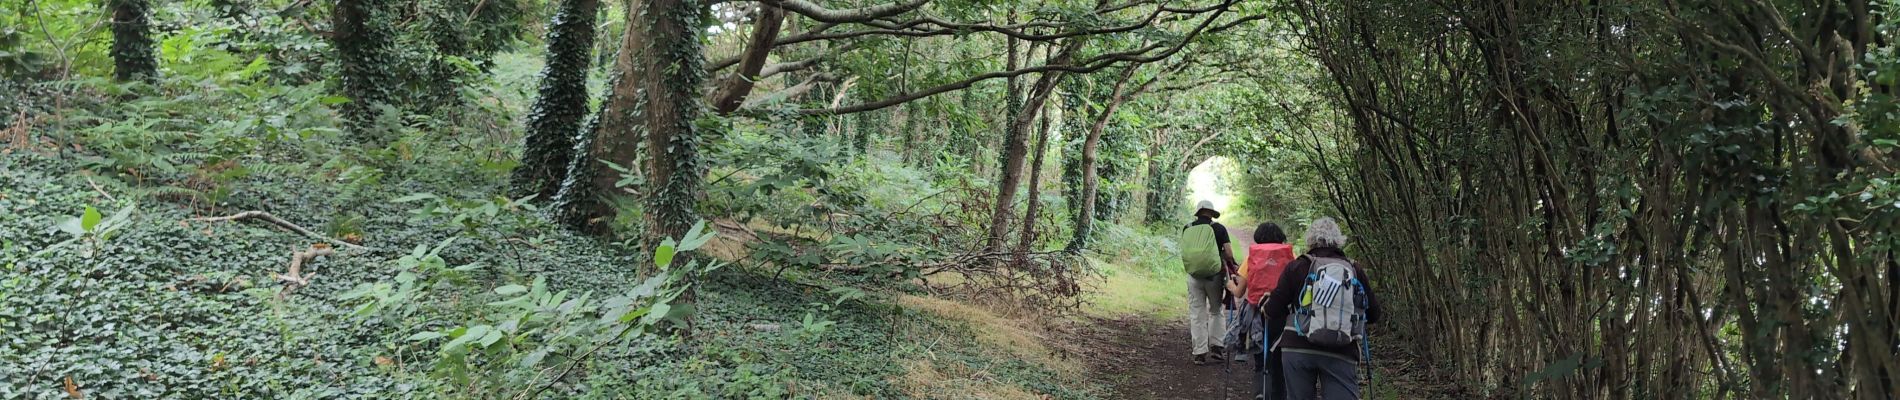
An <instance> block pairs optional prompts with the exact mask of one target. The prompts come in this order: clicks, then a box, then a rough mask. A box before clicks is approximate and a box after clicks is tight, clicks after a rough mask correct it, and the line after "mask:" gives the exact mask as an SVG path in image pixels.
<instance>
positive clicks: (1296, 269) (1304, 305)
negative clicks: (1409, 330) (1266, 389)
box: [1261, 218, 1383, 400]
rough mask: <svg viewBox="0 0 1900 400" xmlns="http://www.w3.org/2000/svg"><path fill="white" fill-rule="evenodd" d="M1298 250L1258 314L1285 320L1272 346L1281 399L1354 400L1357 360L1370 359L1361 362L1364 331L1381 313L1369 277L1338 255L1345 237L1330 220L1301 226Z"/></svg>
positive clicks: (1355, 397) (1352, 263)
mask: <svg viewBox="0 0 1900 400" xmlns="http://www.w3.org/2000/svg"><path fill="white" fill-rule="evenodd" d="M1306 247H1307V249H1306V254H1305V255H1302V256H1300V257H1299V258H1297V259H1294V260H1293V262H1289V263H1287V265H1286V270H1285V271H1283V272H1281V274H1280V282H1279V284H1277V285H1274V288H1273V292H1272V293H1271V294H1269V295H1268V296H1267V303H1266V305H1264V306H1262V307H1261V308H1262V310H1261V311H1262V312H1263V313H1265V314H1266V315H1267V318H1269V319H1276V320H1285V321H1286V328H1285V334H1282V335H1280V338H1279V341H1278V343H1274V344H1273V346H1274V348H1275V349H1279V350H1280V352H1281V354H1280V367H1281V373H1282V374H1283V375H1284V378H1285V382H1286V386H1287V387H1286V400H1312V399H1315V398H1319V397H1321V395H1323V397H1324V398H1325V399H1326V400H1352V399H1358V398H1360V396H1359V395H1360V392H1359V371H1358V365H1359V361H1360V360H1362V359H1365V360H1369V357H1370V355H1362V354H1366V353H1368V352H1369V351H1370V347H1369V346H1368V345H1367V344H1366V343H1367V342H1366V325H1367V324H1372V323H1377V322H1379V319H1380V317H1381V315H1382V314H1383V311H1382V309H1381V308H1380V306H1379V299H1378V298H1377V297H1373V294H1372V293H1373V292H1372V278H1371V277H1370V276H1367V275H1366V270H1365V268H1363V267H1361V266H1360V265H1359V263H1358V262H1354V261H1353V260H1352V259H1350V258H1346V252H1345V251H1344V250H1340V248H1343V247H1346V235H1345V234H1343V233H1340V230H1339V224H1338V223H1337V222H1333V219H1332V218H1320V219H1318V220H1315V221H1313V223H1312V225H1310V226H1307V228H1306ZM1368 371H1370V370H1369V369H1368ZM1316 388H1317V390H1315V389H1316Z"/></svg>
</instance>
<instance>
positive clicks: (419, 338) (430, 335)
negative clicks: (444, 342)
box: [408, 331, 445, 342]
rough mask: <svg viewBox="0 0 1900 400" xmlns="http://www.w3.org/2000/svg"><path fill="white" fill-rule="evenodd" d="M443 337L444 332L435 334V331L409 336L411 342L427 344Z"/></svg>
mask: <svg viewBox="0 0 1900 400" xmlns="http://www.w3.org/2000/svg"><path fill="white" fill-rule="evenodd" d="M443 336H445V335H443V334H442V332H435V331H429V332H418V333H416V334H414V335H409V339H408V340H409V341H411V342H426V341H430V340H436V339H441V338H442V337H443Z"/></svg>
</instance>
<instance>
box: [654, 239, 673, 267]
mask: <svg viewBox="0 0 1900 400" xmlns="http://www.w3.org/2000/svg"><path fill="white" fill-rule="evenodd" d="M673 253H674V248H673V239H667V240H666V242H665V243H661V244H660V248H659V249H657V250H654V251H653V265H654V266H657V267H660V269H666V267H667V266H669V265H673Z"/></svg>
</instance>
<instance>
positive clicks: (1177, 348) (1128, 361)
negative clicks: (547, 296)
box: [1082, 316, 1483, 400]
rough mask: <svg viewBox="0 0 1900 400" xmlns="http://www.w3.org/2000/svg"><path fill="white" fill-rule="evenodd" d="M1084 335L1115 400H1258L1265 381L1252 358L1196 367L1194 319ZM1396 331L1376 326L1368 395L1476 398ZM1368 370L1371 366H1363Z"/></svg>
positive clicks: (1129, 322) (1143, 322)
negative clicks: (1191, 345)
mask: <svg viewBox="0 0 1900 400" xmlns="http://www.w3.org/2000/svg"><path fill="white" fill-rule="evenodd" d="M1094 326H1095V327H1096V329H1094V330H1093V331H1092V332H1088V333H1085V334H1084V335H1083V338H1082V341H1083V342H1084V343H1083V344H1084V345H1085V346H1084V348H1090V349H1096V350H1095V352H1096V353H1095V354H1092V355H1091V356H1090V357H1089V358H1090V360H1091V363H1092V364H1093V365H1091V366H1090V367H1091V368H1092V369H1093V370H1095V371H1097V374H1098V375H1097V376H1099V377H1101V379H1102V380H1103V381H1105V382H1106V383H1108V384H1109V385H1110V386H1111V387H1113V388H1114V394H1113V395H1112V396H1111V397H1110V398H1114V399H1127V400H1137V399H1144V400H1145V399H1167V400H1174V399H1181V400H1186V399H1194V400H1206V399H1236V400H1245V399H1253V398H1254V396H1256V395H1258V394H1259V387H1258V385H1259V382H1258V381H1255V380H1254V378H1253V376H1252V375H1250V374H1253V373H1254V370H1253V364H1250V363H1244V362H1234V363H1233V364H1232V365H1231V367H1232V369H1231V370H1226V369H1224V368H1227V367H1229V366H1228V365H1226V364H1224V363H1209V364H1207V365H1194V363H1193V362H1192V360H1191V359H1190V357H1189V355H1188V351H1187V342H1188V340H1187V337H1188V331H1187V321H1154V320H1151V319H1147V318H1142V317H1135V316H1127V317H1121V318H1115V319H1104V318H1097V319H1095V320H1094ZM1400 340H1405V339H1404V338H1402V337H1400V335H1399V334H1397V333H1396V332H1392V331H1384V330H1379V329H1374V331H1373V342H1372V346H1373V350H1372V352H1373V361H1374V363H1373V372H1374V374H1373V378H1374V379H1375V381H1373V382H1370V383H1371V384H1370V385H1369V386H1368V385H1367V383H1368V382H1366V380H1365V379H1366V377H1365V376H1361V377H1360V384H1361V385H1362V387H1366V388H1369V390H1368V391H1367V396H1366V398H1368V399H1477V398H1483V397H1482V396H1476V395H1469V394H1464V393H1461V392H1460V391H1459V390H1458V387H1457V386H1456V385H1453V384H1452V383H1451V382H1448V381H1446V380H1444V379H1442V378H1439V377H1437V374H1434V373H1433V370H1432V368H1430V367H1428V366H1427V365H1426V364H1425V363H1424V362H1423V360H1421V359H1420V358H1419V356H1418V355H1417V354H1414V353H1412V352H1411V351H1409V350H1405V349H1404V346H1400V344H1399V343H1398V342H1399V341H1400ZM1360 371H1361V373H1362V374H1363V373H1364V370H1363V369H1361V370H1360Z"/></svg>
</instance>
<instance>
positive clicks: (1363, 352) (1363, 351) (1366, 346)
mask: <svg viewBox="0 0 1900 400" xmlns="http://www.w3.org/2000/svg"><path fill="white" fill-rule="evenodd" d="M1359 318H1360V319H1362V320H1363V319H1365V316H1360V317H1359ZM1362 326H1363V325H1362ZM1359 345H1360V356H1361V357H1359V358H1361V359H1364V360H1365V361H1366V395H1367V396H1366V397H1372V396H1373V395H1375V394H1377V393H1378V392H1376V391H1374V389H1375V387H1374V386H1373V384H1372V383H1373V374H1372V329H1371V328H1370V327H1368V328H1366V335H1365V338H1362V339H1360V340H1359Z"/></svg>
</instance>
